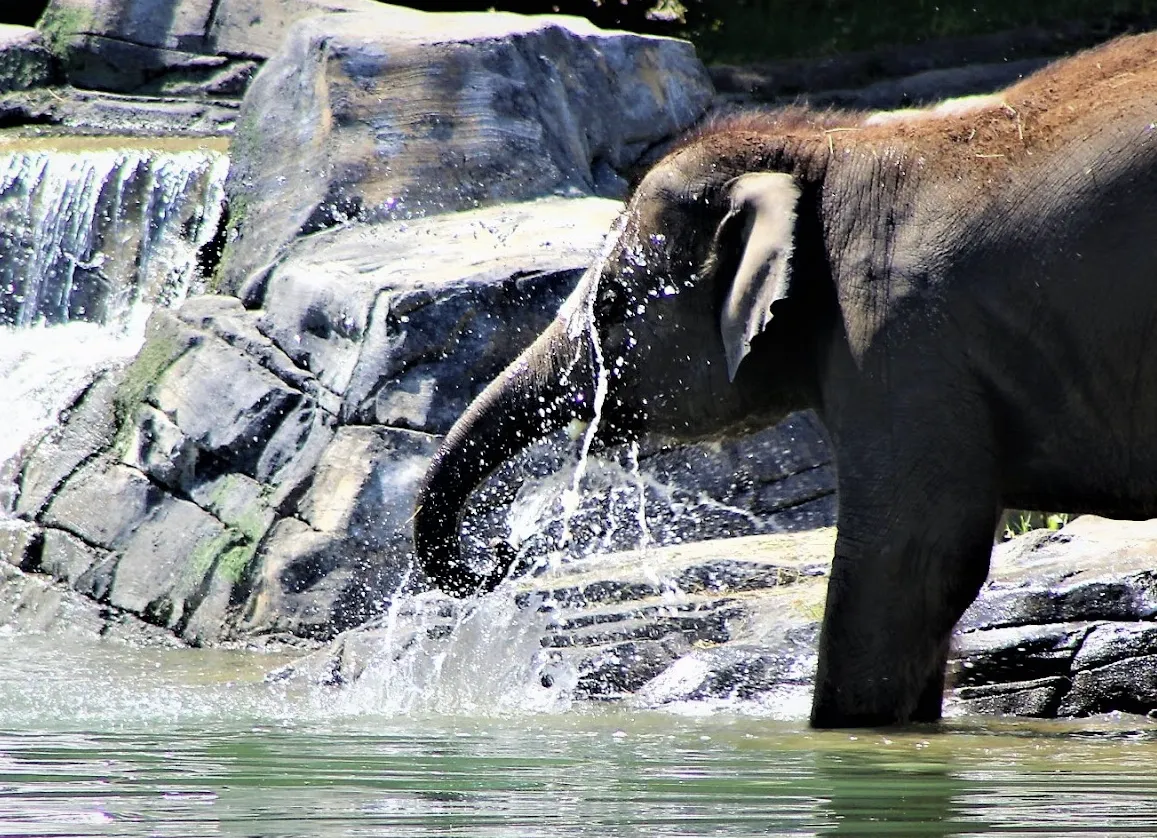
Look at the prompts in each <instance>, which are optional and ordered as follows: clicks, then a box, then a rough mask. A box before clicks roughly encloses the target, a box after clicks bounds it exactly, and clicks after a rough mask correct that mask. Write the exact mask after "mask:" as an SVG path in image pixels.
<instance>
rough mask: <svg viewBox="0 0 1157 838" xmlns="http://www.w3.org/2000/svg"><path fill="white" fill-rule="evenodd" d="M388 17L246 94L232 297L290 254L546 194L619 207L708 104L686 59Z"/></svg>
mask: <svg viewBox="0 0 1157 838" xmlns="http://www.w3.org/2000/svg"><path fill="white" fill-rule="evenodd" d="M383 9H389V10H388V11H384V10H383V11H377V12H373V13H366V14H335V15H323V16H319V17H311V18H308V19H305V20H303V21H301V22H299V23H297V24H295V25H294V26H293V27H291V28H290V29H289V30H288V32H287V34H286V36H285V41H284V43H283V45H282V46H281V48H280V49H279V50H278V52H277V53H276V54H275V55H274V56H273V57H272V58H270V60H269V61H268V62H267V63H266V64H265V66H264V67H263V68H262V70H261V72H260V73H259V74H258V76H257V77H256V78H255V79H254V81H253V84H252V85H251V86H250V88H249V90H248V92H247V93H246V97H245V102H244V105H243V107H242V112H241V117H240V122H239V124H238V128H237V139H236V141H235V142H234V145H233V169H232V171H231V174H230V180H229V184H228V186H227V189H228V191H229V196H230V200H231V202H232V206H233V207H234V214H233V219H232V221H231V231H230V245H229V251H228V254H227V259H226V262H225V264H224V268H223V270H224V273H223V287H225V288H227V289H229V290H236V289H238V288H241V287H243V286H245V285H247V284H250V283H252V282H254V281H260V275H261V274H262V273H263V272H265V271H267V270H268V265H269V263H270V262H271V261H272V260H275V259H276V258H278V257H279V256H280V254H281V253H282V251H283V249H284V247H285V245H286V244H288V242H290V241H291V240H292V239H293V238H294V237H295V236H297V235H300V234H302V233H308V232H311V231H315V230H319V229H324V228H327V227H331V226H333V225H335V224H339V223H341V222H343V221H346V220H349V219H351V218H354V219H358V220H362V221H374V220H381V219H383V218H406V217H411V216H416V215H429V214H435V213H442V212H452V211H455V210H464V209H470V208H474V207H479V206H487V205H492V204H496V203H499V202H503V201H507V202H510V201H517V200H525V199H528V198H536V197H541V196H543V195H551V194H570V195H603V196H609V197H615V198H618V197H621V196H622V195H623V194H624V192H625V188H626V180H625V179H624V176H625V175H627V174H628V172H629V169H630V167H631V166H632V165H633V164H634V163H635V162H636V161H637V160H638V159H639V158H640V157H641V155H642V154H643V153H644V152H645V151H647V150H648V149H649V148H650V147H651V146H653V145H655V144H656V143H658V142H660V141H662V140H664V139H666V138H669V137H672V136H674V135H676V134H678V133H680V132H681V131H683V130H685V129H686V128H688V127H690V126H691V125H692V124H694V123H695V122H696V121H697V120H698V119H699V118H700V117H701V116H702V115H703V113H704V112H705V111H706V109H707V107H708V105H709V104H710V101H711V97H712V94H713V90H712V88H711V82H710V80H709V79H708V77H707V73H706V70H705V69H704V68H703V66H702V64H700V63H699V61H698V60H697V59H696V58H695V53H694V50H693V49H692V47H691V45H690V44H687V43H684V42H681V41H674V40H669V39H660V38H648V37H642V36H638V35H631V34H628V33H623V32H604V31H602V30H600V29H597V28H595V27H593V26H591V25H590V24H587V23H586V22H585V21H583V20H581V19H579V18H551V17H537V16H535V17H527V16H522V15H513V14H506V13H485V14H458V15H438V14H428V13H424V12H412V11H409V10H405V9H400V8H390V7H383Z"/></svg>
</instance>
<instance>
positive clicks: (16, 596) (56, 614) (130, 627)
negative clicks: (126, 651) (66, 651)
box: [0, 563, 184, 648]
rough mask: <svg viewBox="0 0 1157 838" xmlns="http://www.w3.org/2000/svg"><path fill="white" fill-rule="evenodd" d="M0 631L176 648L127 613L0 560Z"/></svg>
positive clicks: (162, 633)
mask: <svg viewBox="0 0 1157 838" xmlns="http://www.w3.org/2000/svg"><path fill="white" fill-rule="evenodd" d="M0 630H3V631H5V632H12V633H14V634H26V633H36V634H43V635H48V636H50V637H59V638H62V639H67V640H70V641H72V642H75V641H77V640H83V641H100V642H115V643H124V644H127V645H129V646H131V647H133V648H141V647H145V646H154V647H180V646H183V645H184V644H183V643H182V642H181V641H180V640H178V639H177V638H176V637H174V636H173V635H172V634H170V633H169V632H167V631H165V630H163V629H160V628H157V627H156V626H152V625H149V624H148V623H145V622H143V621H142V620H139V619H137V618H136V617H134V616H133V615H131V614H126V613H125V612H123V611H118V610H117V609H115V608H111V607H109V606H107V605H100V604H98V603H96V602H93V601H92V600H91V599H90V598H88V597H86V596H82V595H81V594H79V593H77V592H75V591H73V590H70V589H69V588H67V587H66V586H64V585H60V584H55V583H52V582H51V581H50V580H48V579H47V578H46V577H44V576H42V575H39V574H35V573H21V572H20V571H19V570H17V569H16V568H13V567H11V566H9V565H6V564H2V563H0Z"/></svg>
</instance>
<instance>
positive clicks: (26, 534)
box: [0, 518, 44, 570]
mask: <svg viewBox="0 0 1157 838" xmlns="http://www.w3.org/2000/svg"><path fill="white" fill-rule="evenodd" d="M43 540H44V534H43V532H42V531H41V529H40V527H38V526H36V525H35V524H30V523H28V522H27V521H20V520H16V519H10V520H5V519H4V518H0V562H7V563H8V564H10V565H12V566H13V567H18V568H20V569H21V570H31V569H33V568H34V567H35V565H37V564H39V562H40V551H41V549H42V547H43V543H44V542H43Z"/></svg>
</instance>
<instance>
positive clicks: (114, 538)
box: [40, 458, 165, 550]
mask: <svg viewBox="0 0 1157 838" xmlns="http://www.w3.org/2000/svg"><path fill="white" fill-rule="evenodd" d="M114 498H115V502H113V501H112V499H114ZM164 498H165V493H164V492H163V491H162V490H161V489H160V487H158V486H157V485H156V484H154V483H152V482H150V481H149V479H148V478H147V477H146V476H145V475H144V474H142V473H141V472H139V471H137V470H136V469H134V468H129V467H127V466H124V465H120V464H116V463H111V462H109V460H108V459H106V458H101V459H97V460H94V461H92V462H90V463H88V464H87V465H85V466H84V467H83V468H81V469H80V470H78V471H77V472H76V473H75V474H74V475H73V476H72V477H71V478H69V480H68V481H67V482H66V483H65V484H64V486H63V487H62V488H61V489H60V490H58V491H57V492H56V494H55V495H54V497H53V499H52V502H51V503H50V504H49V506H48V508H47V509H46V510H45V511H44V513H43V514H42V515H41V517H40V520H41V522H42V523H43V524H44V525H45V526H48V527H54V528H56V529H61V530H64V531H66V532H68V533H71V534H73V535H75V536H76V537H78V538H80V539H81V540H83V541H84V542H86V543H88V544H90V545H93V546H96V547H102V548H104V549H106V550H109V549H115V548H117V547H119V546H120V545H122V544H123V543H124V542H125V541H126V540H127V539H128V538H129V537H130V536H131V535H132V533H133V532H134V531H135V530H136V528H137V527H138V526H140V524H141V522H142V521H144V520H145V519H146V518H148V516H149V514H150V512H151V511H152V510H153V509H154V508H155V507H157V506H158V505H159V504H160V503H161V502H162V501H163V500H164Z"/></svg>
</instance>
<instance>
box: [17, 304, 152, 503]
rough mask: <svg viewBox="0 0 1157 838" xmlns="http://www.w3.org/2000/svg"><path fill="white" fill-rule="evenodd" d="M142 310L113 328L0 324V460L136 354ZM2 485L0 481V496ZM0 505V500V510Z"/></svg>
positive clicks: (94, 324)
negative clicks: (102, 374) (94, 382)
mask: <svg viewBox="0 0 1157 838" xmlns="http://www.w3.org/2000/svg"><path fill="white" fill-rule="evenodd" d="M146 315H147V310H146V309H144V308H143V307H142V308H141V309H139V310H138V312H137V314H136V315H135V316H132V317H130V318H129V319H128V321H129V322H128V325H127V328H117V329H114V328H109V327H106V326H100V325H98V324H96V323H82V322H77V323H65V324H62V325H59V326H44V325H41V326H36V327H32V328H14V327H10V326H9V327H0V388H2V392H3V400H4V414H3V420H2V421H3V426H4V433H2V434H0V463H3V462H5V461H7V460H8V459H9V458H10V457H13V456H15V455H16V454H17V453H18V452H19V451H20V449H21V447H23V446H24V445H25V444H26V443H27V442H29V441H30V440H33V439H34V438H36V437H37V436H38V435H39V434H40V433H41V432H42V431H44V430H45V429H47V428H48V427H50V426H51V425H53V424H55V423H56V421H57V419H58V417H59V415H60V412H61V411H62V410H64V409H65V408H67V407H68V406H69V405H70V404H71V403H72V402H73V401H74V400H75V399H76V397H77V396H79V395H80V394H81V393H82V392H83V391H84V389H85V388H86V387H88V385H89V384H90V383H91V382H92V380H93V379H94V378H95V377H96V375H97V374H99V373H100V372H101V371H103V370H106V369H108V368H109V367H110V366H112V365H113V364H117V363H121V362H123V361H124V360H125V359H128V358H131V357H132V356H133V355H135V354H136V352H137V350H138V349H140V346H141V342H142V340H143V338H144V322H143V321H144V317H145V316H146ZM5 488H6V487H5V486H4V485H3V483H2V482H0V499H2V498H3V496H4V492H5ZM7 488H9V489H10V487H7ZM3 506H4V504H3V503H0V509H2V508H3ZM0 514H2V513H0Z"/></svg>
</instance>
